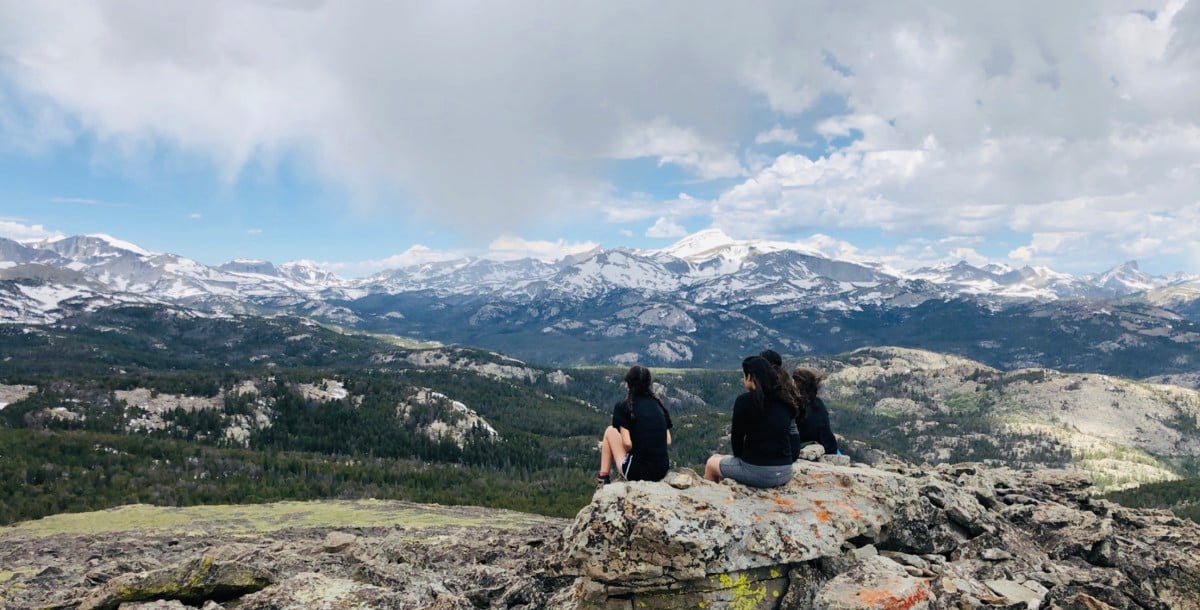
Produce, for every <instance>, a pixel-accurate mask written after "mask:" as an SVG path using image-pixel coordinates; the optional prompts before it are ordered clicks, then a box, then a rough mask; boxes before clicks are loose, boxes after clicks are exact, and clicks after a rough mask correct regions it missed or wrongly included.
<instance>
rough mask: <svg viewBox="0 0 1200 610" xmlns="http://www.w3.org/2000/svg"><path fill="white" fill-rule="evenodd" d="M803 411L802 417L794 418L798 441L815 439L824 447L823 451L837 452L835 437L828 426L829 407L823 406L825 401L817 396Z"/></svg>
mask: <svg viewBox="0 0 1200 610" xmlns="http://www.w3.org/2000/svg"><path fill="white" fill-rule="evenodd" d="M805 411H806V413H805V415H804V417H803V418H801V419H798V420H796V425H797V427H798V428H799V433H800V443H801V444H804V443H809V442H814V441H815V442H818V443H821V446H823V447H825V453H837V450H838V445H837V437H836V436H834V435H833V430H832V429H831V428H830V427H829V409H826V408H825V403H824V402H822V401H821V399H820V398H818V399H816V400H815V401H813V404H811V405H809V406H808V408H807V409H805Z"/></svg>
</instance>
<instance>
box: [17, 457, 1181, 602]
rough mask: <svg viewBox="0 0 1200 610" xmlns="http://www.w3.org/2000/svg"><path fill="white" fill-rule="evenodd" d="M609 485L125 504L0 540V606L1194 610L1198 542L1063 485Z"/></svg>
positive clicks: (818, 478) (802, 477)
mask: <svg viewBox="0 0 1200 610" xmlns="http://www.w3.org/2000/svg"><path fill="white" fill-rule="evenodd" d="M809 457H812V458H813V459H817V460H819V461H805V460H801V461H800V462H797V464H796V468H795V475H794V477H793V480H792V482H791V483H789V484H788V485H785V486H783V487H780V488H776V489H771V490H756V489H751V488H747V487H744V486H741V485H737V484H734V483H731V482H724V483H721V484H714V483H709V482H707V481H703V480H700V479H699V478H698V477H697V476H696V475H695V474H694V473H692V472H690V471H686V470H685V471H681V472H676V473H672V474H670V475H668V478H667V480H666V481H664V482H661V483H615V484H612V485H609V486H607V487H604V488H602V489H601V490H599V491H597V493H596V494H595V496H594V497H593V499H592V502H591V503H590V504H589V505H588V506H586V507H584V509H583V510H582V511H580V513H579V515H578V516H577V517H576V518H575V519H574V520H573V521H571V520H562V519H550V518H543V517H538V516H535V515H527V514H522V513H513V512H507V511H499V510H491V509H483V508H472V507H443V506H431V505H415V504H408V503H403V502H379V501H354V502H348V501H329V502H303V503H299V502H297V503H278V504H269V505H260V506H223V507H193V508H181V509H180V508H156V507H147V506H131V507H123V508H119V509H114V510H110V511H102V512H99V513H89V514H81V515H58V516H55V517H50V518H47V519H42V520H39V521H33V522H27V523H23V524H18V525H15V526H11V527H7V528H3V529H0V606H3V607H4V608H13V609H26V608H62V609H80V610H96V609H105V610H110V609H123V610H135V609H138V610H151V609H156V610H166V609H173V610H182V609H188V608H193V609H196V608H200V609H203V610H220V609H225V610H267V609H281V608H325V609H329V610H340V609H350V608H405V609H407V608H439V609H462V610H466V609H469V608H562V609H572V610H583V609H590V608H596V609H605V610H610V609H611V610H633V609H634V608H710V609H711V608H736V609H739V610H750V609H775V608H818V609H822V610H868V609H875V610H882V609H888V610H904V609H922V608H933V609H951V608H955V609H957V608H996V609H1018V608H1057V609H1061V610H1079V609H1090V610H1104V609H1108V608H1118V609H1126V608H1127V609H1139V610H1189V609H1194V608H1200V526H1197V525H1196V524H1194V523H1192V522H1190V521H1186V520H1181V519H1179V518H1176V517H1174V516H1172V515H1171V514H1170V513H1168V512H1165V511H1148V510H1132V509H1126V508H1123V507H1120V506H1117V505H1114V504H1112V503H1110V502H1107V501H1104V500H1098V499H1096V498H1094V495H1093V494H1094V488H1093V487H1092V486H1091V484H1090V483H1089V482H1088V480H1087V478H1086V476H1084V475H1083V474H1080V473H1077V472H1069V471H1056V470H1042V471H1030V472H1022V471H1015V470H1010V469H1005V468H998V469H997V468H987V467H984V466H982V465H980V464H956V465H946V466H938V467H932V468H929V467H926V468H919V467H915V466H912V465H908V464H903V463H900V462H897V461H894V460H891V459H888V458H886V456H880V457H879V459H877V460H876V461H875V462H874V465H873V466H868V465H866V464H849V463H848V460H846V458H844V457H843V456H835V457H825V458H818V457H817V456H809Z"/></svg>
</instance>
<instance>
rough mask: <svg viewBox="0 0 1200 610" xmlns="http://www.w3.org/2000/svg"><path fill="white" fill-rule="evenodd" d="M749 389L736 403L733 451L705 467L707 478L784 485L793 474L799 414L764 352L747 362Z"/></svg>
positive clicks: (712, 459)
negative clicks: (794, 428) (793, 437)
mask: <svg viewBox="0 0 1200 610" xmlns="http://www.w3.org/2000/svg"><path fill="white" fill-rule="evenodd" d="M742 384H743V385H744V386H745V387H746V390H747V391H746V393H745V394H742V395H741V396H738V397H737V400H736V401H734V403H733V423H732V425H731V426H730V438H729V442H730V445H731V447H732V448H733V455H731V456H729V455H714V456H712V457H710V458H708V462H707V463H705V465H704V478H706V479H708V480H710V481H720V480H721V479H723V478H730V479H733V480H735V481H737V482H739V483H741V484H743V485H749V486H751V487H778V486H780V485H783V484H784V483H787V482H788V481H790V480H791V478H792V445H791V442H790V439H789V438H788V436H789V435H788V432H789V429H790V428H791V425H792V422H793V421H794V418H795V416H796V405H795V404H794V402H793V400H794V399H793V397H792V395H791V393H790V392H787V391H785V389H784V388H783V386H781V385H780V383H779V377H778V375H777V374H776V372H775V371H774V370H773V368H772V367H771V363H769V362H767V361H766V360H765V359H764V358H762V357H761V356H751V357H749V358H746V359H745V360H743V361H742Z"/></svg>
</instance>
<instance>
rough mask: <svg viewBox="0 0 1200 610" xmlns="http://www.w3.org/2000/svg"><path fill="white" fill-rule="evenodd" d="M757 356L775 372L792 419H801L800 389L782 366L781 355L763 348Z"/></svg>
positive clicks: (802, 411)
mask: <svg viewBox="0 0 1200 610" xmlns="http://www.w3.org/2000/svg"><path fill="white" fill-rule="evenodd" d="M758 355H759V356H761V357H762V359H763V360H766V361H767V362H768V363H770V364H771V370H772V372H774V373H775V377H776V379H777V381H778V383H779V389H780V394H781V396H782V397H783V402H784V404H786V405H787V406H788V409H789V410H791V412H792V418H793V419H803V418H804V413H805V409H804V407H805V405H806V404H807V403H805V402H804V399H803V398H802V397H801V396H800V391H799V390H798V389H797V388H796V383H795V381H793V380H792V376H791V375H790V374H788V372H787V369H785V368H783V356H780V355H779V352H777V351H775V350H773V349H765V350H763V351H762V352H759V354H758Z"/></svg>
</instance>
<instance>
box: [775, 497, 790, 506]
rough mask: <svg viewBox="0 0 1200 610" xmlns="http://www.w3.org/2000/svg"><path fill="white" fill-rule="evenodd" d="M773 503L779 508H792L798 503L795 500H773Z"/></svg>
mask: <svg viewBox="0 0 1200 610" xmlns="http://www.w3.org/2000/svg"><path fill="white" fill-rule="evenodd" d="M771 501H772V502H774V503H775V504H777V505H779V506H792V505H793V504H795V503H796V501H795V500H790V499H788V498H771Z"/></svg>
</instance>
